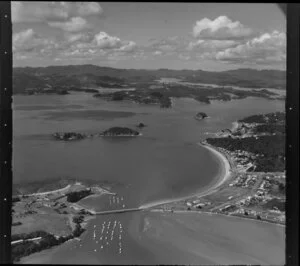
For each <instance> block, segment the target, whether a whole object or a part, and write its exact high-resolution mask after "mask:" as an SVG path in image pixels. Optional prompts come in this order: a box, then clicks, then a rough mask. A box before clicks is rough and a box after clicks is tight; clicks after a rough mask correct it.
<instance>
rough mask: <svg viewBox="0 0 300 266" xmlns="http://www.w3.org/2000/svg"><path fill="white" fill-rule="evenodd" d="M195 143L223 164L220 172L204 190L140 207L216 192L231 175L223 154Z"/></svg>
mask: <svg viewBox="0 0 300 266" xmlns="http://www.w3.org/2000/svg"><path fill="white" fill-rule="evenodd" d="M197 145H199V146H201V147H204V148H206V149H208V150H209V151H211V152H212V153H213V154H214V155H216V157H217V158H218V159H219V160H220V161H221V163H222V164H223V165H222V166H221V173H219V174H217V176H216V177H214V178H213V181H212V182H210V184H208V185H207V186H208V188H207V189H205V190H204V191H200V192H196V193H193V194H190V195H188V196H184V197H180V198H176V199H167V200H158V201H154V202H152V203H146V204H143V205H141V206H140V207H139V208H140V209H148V208H153V207H157V206H160V205H163V204H168V203H174V202H178V201H182V200H187V199H190V198H193V197H198V198H201V197H204V196H207V195H209V194H212V193H214V192H216V190H217V189H218V188H219V187H220V186H222V185H223V184H224V183H225V182H226V181H227V180H228V179H229V178H230V177H231V165H230V162H229V161H228V159H227V158H226V156H225V155H223V154H222V153H221V152H219V151H218V150H216V149H214V148H213V147H211V146H209V145H207V144H203V143H200V142H199V143H197Z"/></svg>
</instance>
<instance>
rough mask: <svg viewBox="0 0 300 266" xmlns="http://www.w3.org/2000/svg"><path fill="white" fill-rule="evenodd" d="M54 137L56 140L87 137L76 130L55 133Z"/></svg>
mask: <svg viewBox="0 0 300 266" xmlns="http://www.w3.org/2000/svg"><path fill="white" fill-rule="evenodd" d="M53 137H54V138H55V139H56V140H64V141H71V140H81V139H84V138H86V137H87V135H85V134H81V133H76V132H65V133H58V132H57V133H54V134H53Z"/></svg>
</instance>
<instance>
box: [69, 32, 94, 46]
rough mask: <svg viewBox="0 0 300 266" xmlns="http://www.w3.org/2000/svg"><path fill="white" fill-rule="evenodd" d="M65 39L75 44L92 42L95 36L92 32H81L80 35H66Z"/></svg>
mask: <svg viewBox="0 0 300 266" xmlns="http://www.w3.org/2000/svg"><path fill="white" fill-rule="evenodd" d="M65 39H66V41H67V42H68V43H74V42H78V41H80V42H90V41H91V40H92V39H93V35H92V34H91V33H90V32H80V33H66V34H65Z"/></svg>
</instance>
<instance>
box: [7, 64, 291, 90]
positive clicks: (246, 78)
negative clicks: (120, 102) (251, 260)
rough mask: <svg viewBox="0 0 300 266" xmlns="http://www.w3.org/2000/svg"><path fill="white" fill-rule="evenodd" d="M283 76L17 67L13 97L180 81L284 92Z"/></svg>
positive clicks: (258, 72) (259, 72) (246, 71)
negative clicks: (52, 90) (48, 92)
mask: <svg viewBox="0 0 300 266" xmlns="http://www.w3.org/2000/svg"><path fill="white" fill-rule="evenodd" d="M285 76H286V74H285V71H279V70H253V69H237V70H230V71H223V72H208V71H202V70H170V69H158V70H145V69H117V68H110V67H100V66H95V65H69V66H49V67H37V68H32V67H24V68H20V67H16V68H14V69H13V90H14V93H15V94H18V93H26V91H28V90H37V91H38V90H43V89H44V88H52V89H56V90H63V89H68V90H72V89H73V90H78V89H80V88H93V87H106V88H122V87H126V86H128V85H130V83H152V82H154V81H155V80H157V79H160V78H179V79H181V80H183V81H187V82H195V83H196V82H199V83H207V84H217V85H220V86H223V85H231V86H233V85H235V86H241V87H251V88H263V87H270V88H276V89H285V86H286V77H285Z"/></svg>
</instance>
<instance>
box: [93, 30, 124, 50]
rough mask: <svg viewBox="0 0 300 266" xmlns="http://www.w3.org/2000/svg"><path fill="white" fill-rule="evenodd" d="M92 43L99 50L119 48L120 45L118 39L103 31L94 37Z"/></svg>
mask: <svg viewBox="0 0 300 266" xmlns="http://www.w3.org/2000/svg"><path fill="white" fill-rule="evenodd" d="M93 43H94V44H96V46H97V47H98V48H100V49H107V48H119V47H121V45H122V43H121V40H120V38H118V37H115V36H110V35H108V34H107V33H106V32H103V31H100V32H99V33H98V34H96V35H95V37H94V40H93Z"/></svg>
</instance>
